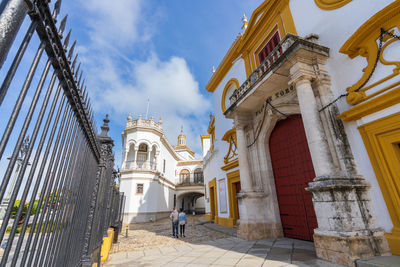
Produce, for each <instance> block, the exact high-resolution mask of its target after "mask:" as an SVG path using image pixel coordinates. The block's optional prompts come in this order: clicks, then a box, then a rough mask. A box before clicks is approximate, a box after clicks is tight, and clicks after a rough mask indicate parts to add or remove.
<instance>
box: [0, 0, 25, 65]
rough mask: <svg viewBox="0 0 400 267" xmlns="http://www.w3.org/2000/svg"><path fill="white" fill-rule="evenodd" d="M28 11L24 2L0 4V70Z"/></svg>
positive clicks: (8, 1)
mask: <svg viewBox="0 0 400 267" xmlns="http://www.w3.org/2000/svg"><path fill="white" fill-rule="evenodd" d="M27 11H28V6H27V5H26V3H25V1H24V0H4V1H2V3H0V69H1V67H2V66H3V63H4V61H5V60H6V58H7V54H8V50H9V49H10V47H11V45H12V43H13V42H14V39H15V36H16V35H17V33H18V30H19V28H20V27H21V24H22V22H23V21H24V18H25V16H26V13H27Z"/></svg>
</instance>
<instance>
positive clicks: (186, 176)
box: [179, 169, 190, 184]
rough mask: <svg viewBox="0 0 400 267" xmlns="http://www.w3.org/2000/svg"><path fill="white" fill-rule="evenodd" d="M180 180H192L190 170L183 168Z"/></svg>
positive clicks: (184, 181) (182, 181)
mask: <svg viewBox="0 0 400 267" xmlns="http://www.w3.org/2000/svg"><path fill="white" fill-rule="evenodd" d="M179 181H180V182H181V183H185V184H186V183H189V182H190V172H189V171H188V170H186V169H185V170H181V172H180V173H179Z"/></svg>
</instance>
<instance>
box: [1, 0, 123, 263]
mask: <svg viewBox="0 0 400 267" xmlns="http://www.w3.org/2000/svg"><path fill="white" fill-rule="evenodd" d="M49 2H50V1H49V0H36V1H30V0H3V1H2V2H1V4H0V82H1V87H0V114H1V115H0V116H1V119H0V138H1V139H0V178H1V180H0V202H1V207H0V220H1V227H0V242H1V254H0V256H1V257H0V266H92V264H93V263H94V262H98V263H100V248H101V244H102V240H103V237H104V236H106V235H107V229H108V228H109V227H114V228H117V229H120V226H121V215H122V203H123V199H124V196H123V194H121V193H120V192H119V189H118V184H116V179H117V178H118V177H117V173H116V172H115V171H114V168H113V166H114V155H113V151H112V148H113V145H114V144H113V140H112V139H111V138H110V137H109V136H108V130H109V127H108V122H109V120H108V118H106V119H105V120H104V124H103V126H102V127H101V133H100V134H99V135H97V133H96V132H97V131H96V127H95V126H94V120H93V112H92V111H91V107H90V103H89V101H90V100H89V98H88V94H87V92H86V86H85V85H84V83H85V82H84V80H83V79H82V72H81V71H80V70H79V69H80V64H79V65H77V55H75V56H74V47H75V42H74V43H73V44H72V45H71V46H69V39H70V32H69V33H68V34H67V35H66V36H65V37H64V29H65V26H66V17H65V18H64V19H63V20H61V21H60V23H58V27H57V26H56V25H57V21H58V14H59V12H60V6H61V1H60V0H58V1H56V2H55V4H54V8H53V9H51V8H50V6H49ZM26 14H29V18H28V17H27V16H26ZM25 17H27V19H28V24H29V25H27V30H26V32H25V33H24V32H23V30H22V29H24V27H22V26H21V25H22V24H23V21H24V19H25ZM20 28H21V30H20ZM19 35H21V36H19ZM62 40H63V42H62ZM14 43H15V44H14ZM36 45H37V46H38V48H37V49H36V51H34V47H32V46H36ZM14 46H15V47H14ZM14 48H15V49H14ZM72 59H73V60H72ZM13 103H15V104H13ZM6 155H9V158H7V157H6Z"/></svg>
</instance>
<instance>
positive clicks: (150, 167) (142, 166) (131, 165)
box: [122, 161, 157, 171]
mask: <svg viewBox="0 0 400 267" xmlns="http://www.w3.org/2000/svg"><path fill="white" fill-rule="evenodd" d="M122 170H124V171H131V170H139V171H157V166H156V164H155V163H154V162H151V161H138V162H136V161H127V162H125V166H123V168H122Z"/></svg>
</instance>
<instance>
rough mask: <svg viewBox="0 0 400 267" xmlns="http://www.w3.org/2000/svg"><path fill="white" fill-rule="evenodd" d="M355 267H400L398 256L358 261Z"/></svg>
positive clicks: (399, 257)
mask: <svg viewBox="0 0 400 267" xmlns="http://www.w3.org/2000/svg"><path fill="white" fill-rule="evenodd" d="M356 266H357V267H400V256H394V255H393V256H381V257H374V258H370V259H367V260H358V261H357V262H356Z"/></svg>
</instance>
